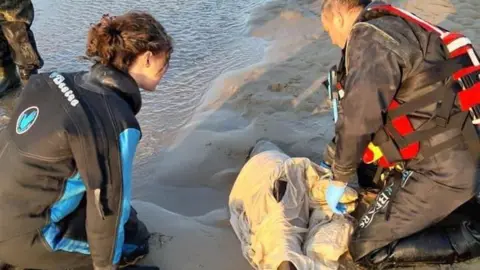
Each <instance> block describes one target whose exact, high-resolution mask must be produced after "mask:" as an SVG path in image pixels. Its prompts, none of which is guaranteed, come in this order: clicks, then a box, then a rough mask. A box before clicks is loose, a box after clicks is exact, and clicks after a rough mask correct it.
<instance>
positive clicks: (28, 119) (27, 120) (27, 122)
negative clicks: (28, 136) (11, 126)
mask: <svg viewBox="0 0 480 270" xmlns="http://www.w3.org/2000/svg"><path fill="white" fill-rule="evenodd" d="M38 113H39V109H38V107H36V106H32V107H28V108H27V109H26V110H24V111H23V112H22V113H21V114H20V115H19V116H18V119H17V128H16V132H17V134H23V133H25V132H27V131H28V130H29V129H30V128H31V127H32V126H33V124H34V123H35V121H37V118H38Z"/></svg>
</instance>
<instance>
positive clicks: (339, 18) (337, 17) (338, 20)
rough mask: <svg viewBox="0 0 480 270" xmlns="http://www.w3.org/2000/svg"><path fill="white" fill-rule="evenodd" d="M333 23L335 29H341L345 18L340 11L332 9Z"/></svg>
mask: <svg viewBox="0 0 480 270" xmlns="http://www.w3.org/2000/svg"><path fill="white" fill-rule="evenodd" d="M333 23H334V25H335V27H336V28H337V29H342V28H343V25H344V23H345V19H344V17H343V14H342V12H338V11H336V10H333Z"/></svg>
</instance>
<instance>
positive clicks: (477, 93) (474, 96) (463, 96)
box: [458, 83, 480, 111]
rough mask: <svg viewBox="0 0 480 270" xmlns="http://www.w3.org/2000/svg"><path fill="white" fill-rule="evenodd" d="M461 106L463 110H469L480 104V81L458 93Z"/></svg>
mask: <svg viewBox="0 0 480 270" xmlns="http://www.w3.org/2000/svg"><path fill="white" fill-rule="evenodd" d="M458 99H459V101H460V108H461V109H462V111H468V109H470V108H472V107H473V106H476V105H480V83H476V84H475V85H473V86H472V87H470V88H468V89H466V90H464V91H460V92H459V93H458Z"/></svg>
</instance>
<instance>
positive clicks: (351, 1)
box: [322, 0, 372, 12]
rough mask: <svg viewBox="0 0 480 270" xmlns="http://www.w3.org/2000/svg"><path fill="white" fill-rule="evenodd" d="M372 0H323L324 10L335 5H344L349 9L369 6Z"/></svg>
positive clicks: (328, 9) (329, 9)
mask: <svg viewBox="0 0 480 270" xmlns="http://www.w3.org/2000/svg"><path fill="white" fill-rule="evenodd" d="M371 2H372V0H323V3H322V12H324V11H331V10H332V8H333V7H338V6H341V7H344V8H346V9H347V10H352V9H354V8H364V7H366V6H368V5H369V4H370V3H371Z"/></svg>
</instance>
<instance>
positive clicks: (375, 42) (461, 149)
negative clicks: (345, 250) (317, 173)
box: [321, 0, 480, 267]
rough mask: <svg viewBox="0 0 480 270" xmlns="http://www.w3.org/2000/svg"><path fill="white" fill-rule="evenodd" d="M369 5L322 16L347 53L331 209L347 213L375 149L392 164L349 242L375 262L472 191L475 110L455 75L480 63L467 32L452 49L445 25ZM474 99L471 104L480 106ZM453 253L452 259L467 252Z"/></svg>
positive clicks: (333, 150) (355, 253)
mask: <svg viewBox="0 0 480 270" xmlns="http://www.w3.org/2000/svg"><path fill="white" fill-rule="evenodd" d="M370 2H371V1H365V0H363V1H362V0H325V1H324V2H323V6H322V14H321V18H322V23H323V26H324V29H325V31H326V32H327V33H328V34H329V35H330V37H331V40H332V43H333V44H335V45H337V46H339V47H340V48H341V49H342V52H343V57H342V61H341V62H340V68H339V70H338V74H337V78H338V80H339V85H340V87H343V89H339V91H338V94H339V97H340V98H341V99H340V104H339V105H340V106H339V109H338V112H339V113H338V116H337V117H336V119H338V120H337V121H336V136H335V139H334V140H335V142H334V143H333V144H330V145H329V147H328V148H327V151H326V162H327V163H329V164H331V165H332V166H331V169H332V171H333V178H332V181H331V183H330V186H329V187H328V189H327V191H326V192H327V201H328V202H329V205H330V207H331V208H332V210H334V211H335V212H337V213H342V206H341V204H339V203H338V200H339V198H340V197H341V196H342V194H343V192H344V190H345V186H346V184H347V183H348V181H349V180H350V179H351V178H352V176H353V175H354V174H355V172H356V169H357V167H358V165H359V163H360V162H361V160H362V158H364V159H365V156H366V155H365V154H366V153H367V151H370V152H371V153H370V157H374V156H377V155H378V153H382V154H383V158H381V159H378V158H375V160H377V162H378V163H379V165H381V166H380V167H381V168H384V169H385V170H384V171H383V174H382V175H384V176H386V178H385V182H386V187H385V188H384V189H383V190H382V191H381V192H380V193H379V195H378V196H377V199H376V202H375V203H374V204H373V205H372V206H371V208H370V209H369V210H368V211H367V212H366V213H365V214H364V216H363V217H362V219H361V220H360V221H359V225H358V227H357V228H356V230H355V233H354V235H353V238H352V242H351V244H350V253H351V255H352V257H353V259H354V260H355V261H356V262H358V263H360V264H364V265H369V266H370V267H372V265H374V264H380V263H386V262H388V261H392V260H396V259H398V258H395V254H394V253H395V247H397V246H398V245H399V241H398V240H399V239H403V238H405V237H408V236H411V235H413V234H414V233H416V232H419V231H421V230H423V229H425V228H427V227H430V226H431V225H433V224H435V223H437V222H439V221H440V220H442V219H444V218H445V217H446V216H448V215H449V214H450V213H452V212H453V211H454V210H455V209H457V208H458V207H459V206H460V205H462V204H464V203H465V202H467V201H469V200H470V199H471V198H472V197H473V196H474V192H475V185H476V180H475V178H476V177H478V176H477V174H478V171H477V164H478V155H479V151H478V146H479V140H478V134H477V133H476V132H475V127H474V125H473V124H472V120H473V119H472V116H471V114H469V111H468V109H469V108H466V109H465V108H463V107H464V106H463V105H465V102H466V101H465V100H463V105H462V104H458V102H455V103H454V100H455V91H457V90H458V89H459V88H460V86H461V85H460V83H457V81H456V79H455V80H453V79H452V74H454V73H455V72H456V71H458V70H461V72H460V73H461V74H463V75H461V76H460V75H458V74H460V73H458V72H457V73H455V74H457V75H458V76H460V77H462V78H463V76H467V75H471V74H467V73H471V71H472V70H473V71H475V72H478V70H480V69H479V68H478V67H476V66H475V64H476V63H477V62H478V56H476V55H475V53H474V51H473V49H472V48H471V45H469V44H470V43H468V42H466V40H467V39H461V38H459V39H458V40H457V41H455V42H454V43H453V45H449V46H444V45H442V39H441V38H445V37H447V38H446V39H448V38H449V36H448V35H447V34H448V33H446V34H443V30H442V29H440V28H438V27H435V26H432V25H429V24H424V23H425V22H424V21H423V20H420V19H418V18H417V17H415V18H414V16H413V15H412V14H407V13H405V12H403V11H398V10H397V9H395V8H393V7H392V6H390V5H386V4H385V3H382V2H377V1H376V2H374V3H370ZM395 14H398V15H395ZM405 14H406V15H405ZM410 15H412V16H411V18H410V17H408V16H410ZM407 17H408V18H407ZM427 28H428V29H430V30H431V31H429V30H428V29H427ZM434 30H435V31H437V30H438V33H436V32H435V31H434ZM440 33H442V34H440ZM450 38H451V39H453V36H450ZM443 41H444V42H447V41H445V40H443ZM449 42H450V41H449ZM467 45H468V46H467ZM455 46H457V47H458V48H457V47H455ZM447 47H448V48H449V49H451V48H453V47H455V48H453V49H455V51H453V52H449V51H446V49H447ZM457 49H458V50H457ZM449 57H450V58H452V59H453V58H455V59H454V60H448V61H447V59H448V58H449ZM459 59H460V60H462V61H460V60H459ZM467 71H468V72H467ZM475 72H473V73H472V74H473V75H475V74H476V73H475ZM453 77H455V76H453ZM472 79H473V80H474V81H473V83H477V82H479V81H478V80H480V79H479V78H478V75H476V76H472ZM475 80H477V81H475ZM476 87H478V85H477V86H476ZM472 89H473V90H475V89H477V88H475V87H472ZM470 90H471V89H470ZM478 92H479V90H478V89H477V90H476V92H475V95H474V96H473V97H475V98H478V96H479V95H478ZM469 93H472V91H470V92H469ZM469 101H470V102H471V101H472V100H469ZM440 102H442V103H441V104H440ZM467 103H468V102H467ZM471 103H472V102H471ZM444 105H445V106H444ZM461 105H462V106H461ZM473 105H475V104H473ZM473 105H472V106H471V108H470V110H471V111H473V110H474V109H477V108H473ZM395 109H397V111H395ZM407 116H408V117H407ZM477 116H478V115H477ZM441 120H444V121H443V122H442V121H441ZM371 143H373V144H371ZM375 145H376V146H378V147H375ZM367 147H368V148H367ZM469 150H471V151H469ZM367 156H368V155H367ZM380 172H382V171H380ZM472 234H473V233H472ZM420 242H421V241H420ZM447 242H448V241H447ZM451 242H452V241H451ZM473 244H475V241H473ZM450 250H452V248H451V247H450ZM454 251H455V252H457V254H456V255H452V258H457V259H458V257H461V256H462V255H464V254H460V253H462V251H459V250H453V251H451V252H454ZM422 252H423V251H422ZM419 253H421V252H419ZM410 257H412V256H410ZM427 257H428V256H427ZM428 259H431V258H428Z"/></svg>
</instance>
